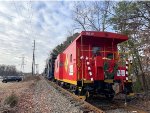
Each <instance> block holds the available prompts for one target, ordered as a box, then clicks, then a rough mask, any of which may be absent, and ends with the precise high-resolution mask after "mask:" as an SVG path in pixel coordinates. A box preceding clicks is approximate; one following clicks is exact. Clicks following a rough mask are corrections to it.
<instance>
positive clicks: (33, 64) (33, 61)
mask: <svg viewBox="0 0 150 113" xmlns="http://www.w3.org/2000/svg"><path fill="white" fill-rule="evenodd" d="M34 74H35V40H34V43H33V58H32V75H34Z"/></svg>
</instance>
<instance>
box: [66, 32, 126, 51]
mask: <svg viewBox="0 0 150 113" xmlns="http://www.w3.org/2000/svg"><path fill="white" fill-rule="evenodd" d="M81 37H82V38H83V42H84V40H86V39H90V40H91V41H95V39H98V41H99V40H100V41H102V40H106V41H107V39H108V41H110V42H111V41H112V40H113V42H116V44H118V43H121V42H124V41H126V40H128V37H127V36H126V35H122V34H118V33H111V32H99V31H82V32H81V33H80V34H79V36H78V37H77V38H76V39H75V40H74V41H73V42H72V43H71V44H70V45H69V46H71V45H73V44H74V43H75V42H76V41H80V39H81ZM69 46H68V47H69ZM68 47H67V48H66V49H65V50H64V51H67V49H68Z"/></svg>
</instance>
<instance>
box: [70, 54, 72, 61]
mask: <svg viewBox="0 0 150 113" xmlns="http://www.w3.org/2000/svg"><path fill="white" fill-rule="evenodd" d="M70 62H72V54H71V55H70Z"/></svg>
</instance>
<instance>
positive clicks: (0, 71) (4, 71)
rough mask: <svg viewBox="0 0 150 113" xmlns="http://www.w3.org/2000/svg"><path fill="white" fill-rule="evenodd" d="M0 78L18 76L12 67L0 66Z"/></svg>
mask: <svg viewBox="0 0 150 113" xmlns="http://www.w3.org/2000/svg"><path fill="white" fill-rule="evenodd" d="M0 76H2V77H6V76H19V72H18V71H17V69H16V67H15V66H13V65H0Z"/></svg>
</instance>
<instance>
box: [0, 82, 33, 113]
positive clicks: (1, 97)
mask: <svg viewBox="0 0 150 113" xmlns="http://www.w3.org/2000/svg"><path fill="white" fill-rule="evenodd" d="M34 84H35V80H30V81H26V82H23V81H22V82H8V83H2V82H1V81H0V113H13V112H15V113H16V112H19V113H21V110H23V109H24V108H28V109H29V108H32V101H31V100H32V95H33V91H32V87H33V86H34ZM12 93H14V94H15V95H17V97H18V104H17V106H15V107H14V108H10V107H9V106H8V105H4V101H5V99H6V98H7V97H8V96H10V95H11V94H12ZM20 108H21V109H20Z"/></svg>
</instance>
